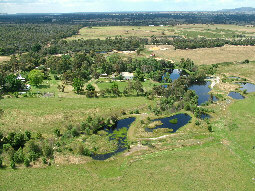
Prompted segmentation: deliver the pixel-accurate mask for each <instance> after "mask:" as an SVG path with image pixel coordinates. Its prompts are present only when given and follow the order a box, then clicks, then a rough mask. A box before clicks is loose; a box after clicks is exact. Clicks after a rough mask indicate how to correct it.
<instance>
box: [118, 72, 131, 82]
mask: <svg viewBox="0 0 255 191" xmlns="http://www.w3.org/2000/svg"><path fill="white" fill-rule="evenodd" d="M120 74H121V75H122V76H123V79H124V80H133V78H134V73H129V72H121V73H120Z"/></svg>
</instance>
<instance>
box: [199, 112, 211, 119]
mask: <svg viewBox="0 0 255 191" xmlns="http://www.w3.org/2000/svg"><path fill="white" fill-rule="evenodd" d="M210 118H211V116H210V115H209V114H206V113H203V114H201V116H200V119H203V120H205V119H210Z"/></svg>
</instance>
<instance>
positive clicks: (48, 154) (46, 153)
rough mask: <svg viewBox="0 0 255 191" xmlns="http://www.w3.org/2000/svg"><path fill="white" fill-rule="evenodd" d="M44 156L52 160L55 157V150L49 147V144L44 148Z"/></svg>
mask: <svg viewBox="0 0 255 191" xmlns="http://www.w3.org/2000/svg"><path fill="white" fill-rule="evenodd" d="M42 150H43V155H44V156H45V157H47V158H51V157H52V156H53V148H52V147H51V146H50V145H48V144H45V145H44V146H43V149H42Z"/></svg>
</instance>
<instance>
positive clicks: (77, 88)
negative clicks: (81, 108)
mask: <svg viewBox="0 0 255 191" xmlns="http://www.w3.org/2000/svg"><path fill="white" fill-rule="evenodd" d="M72 85H73V89H74V92H75V93H77V94H79V93H81V92H82V91H83V89H82V88H83V86H84V82H83V81H82V80H81V79H80V78H74V79H73V84H72Z"/></svg>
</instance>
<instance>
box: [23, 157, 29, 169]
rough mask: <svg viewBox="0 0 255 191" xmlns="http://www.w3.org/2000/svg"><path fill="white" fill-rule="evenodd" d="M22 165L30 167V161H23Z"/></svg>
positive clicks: (26, 159)
mask: <svg viewBox="0 0 255 191" xmlns="http://www.w3.org/2000/svg"><path fill="white" fill-rule="evenodd" d="M24 165H25V167H29V166H30V161H29V159H28V158H25V159H24Z"/></svg>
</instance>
